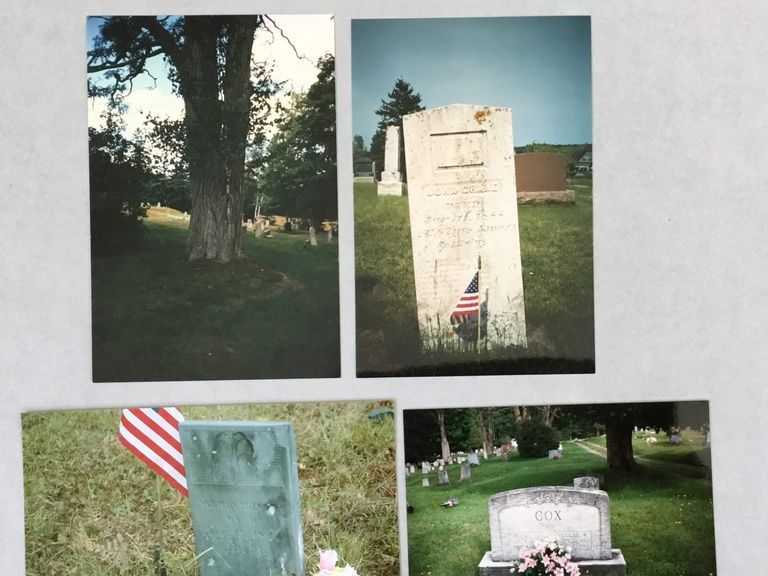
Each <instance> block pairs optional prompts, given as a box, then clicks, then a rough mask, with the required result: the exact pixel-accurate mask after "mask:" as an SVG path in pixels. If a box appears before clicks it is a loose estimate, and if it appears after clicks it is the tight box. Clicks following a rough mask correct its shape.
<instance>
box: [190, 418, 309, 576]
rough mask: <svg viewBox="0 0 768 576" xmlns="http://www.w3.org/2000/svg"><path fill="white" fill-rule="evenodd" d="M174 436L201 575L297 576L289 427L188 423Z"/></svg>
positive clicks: (299, 546)
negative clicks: (182, 466) (178, 445)
mask: <svg viewBox="0 0 768 576" xmlns="http://www.w3.org/2000/svg"><path fill="white" fill-rule="evenodd" d="M179 434H180V436H181V444H182V451H183V454H184V464H185V468H186V475H187V484H188V486H189V503H190V507H191V510H192V526H193V528H194V533H195V542H196V545H197V551H198V554H199V558H200V574H201V576H239V575H242V574H259V575H261V576H283V575H285V574H295V575H297V576H303V575H304V558H303V540H302V529H301V513H300V510H299V478H298V468H297V464H296V442H295V439H294V435H293V427H292V426H291V424H290V423H287V422H246V421H244V422H224V421H219V422H205V421H193V420H187V421H185V422H182V423H181V425H180V426H179Z"/></svg>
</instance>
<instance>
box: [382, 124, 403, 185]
mask: <svg viewBox="0 0 768 576" xmlns="http://www.w3.org/2000/svg"><path fill="white" fill-rule="evenodd" d="M386 138H387V139H386V141H385V144H384V170H383V171H382V172H381V180H380V181H379V183H378V185H377V186H376V193H377V194H378V195H379V196H402V195H403V191H404V190H405V184H404V183H403V172H402V170H401V167H400V157H401V154H400V142H401V141H402V137H401V135H400V126H388V127H387V136H386Z"/></svg>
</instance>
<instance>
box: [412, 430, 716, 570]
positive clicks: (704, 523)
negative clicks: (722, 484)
mask: <svg viewBox="0 0 768 576" xmlns="http://www.w3.org/2000/svg"><path fill="white" fill-rule="evenodd" d="M660 448H661V447H659V449H660ZM648 456H649V457H650V454H648ZM446 468H447V470H448V474H449V477H450V479H451V482H452V484H451V485H450V486H439V485H437V472H435V471H433V472H431V473H430V474H429V475H428V476H429V480H430V484H431V486H430V487H429V488H424V487H422V485H421V481H422V474H421V473H420V472H418V471H417V473H416V474H414V475H412V476H410V477H409V478H408V479H407V481H406V490H407V498H408V503H409V504H410V505H412V506H413V507H414V509H415V511H414V513H412V514H409V515H408V562H409V566H410V568H409V574H410V576H466V575H467V574H475V573H476V572H477V565H478V563H479V562H480V559H481V558H482V556H483V554H484V553H485V552H486V551H488V550H490V545H491V542H490V538H491V536H490V527H489V520H488V498H490V496H492V495H493V494H496V493H498V492H503V491H505V490H512V489H515V488H526V487H531V486H558V485H564V486H572V485H573V478H574V477H576V476H581V475H584V474H595V475H602V476H603V478H604V482H603V484H602V485H601V489H604V490H605V491H606V492H608V496H609V497H610V506H611V540H612V546H613V547H614V548H621V551H622V553H623V554H624V557H625V559H626V561H627V574H628V575H629V576H672V575H674V576H683V575H685V576H708V575H710V574H714V573H715V536H714V517H713V507H712V485H711V482H710V480H709V479H708V478H707V477H700V476H699V477H694V476H692V475H690V474H686V473H682V472H681V471H680V468H681V467H680V466H674V465H668V464H664V465H653V464H648V463H645V462H643V463H641V464H639V465H638V466H637V468H636V469H635V470H634V471H633V473H632V474H631V475H627V474H616V473H612V472H609V471H608V470H607V467H606V463H605V460H604V459H603V458H601V457H600V456H597V455H594V454H590V453H588V452H586V451H584V450H583V449H581V448H580V447H578V446H577V445H575V444H574V443H572V442H564V443H563V459H562V460H546V459H532V460H525V459H521V458H519V457H517V456H513V457H512V459H511V460H509V461H502V460H499V459H496V458H490V459H488V460H481V465H480V466H479V467H473V468H472V480H471V482H466V483H460V482H459V465H453V466H447V467H446ZM451 497H455V498H458V500H459V505H458V506H457V507H456V508H442V507H440V504H441V503H442V502H444V501H445V500H447V499H448V498H451Z"/></svg>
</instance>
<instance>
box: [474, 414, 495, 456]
mask: <svg viewBox="0 0 768 576" xmlns="http://www.w3.org/2000/svg"><path fill="white" fill-rule="evenodd" d="M493 413H494V410H493V408H476V409H475V418H476V419H477V426H478V428H480V436H482V438H483V450H484V451H485V452H491V451H493V437H494V430H493Z"/></svg>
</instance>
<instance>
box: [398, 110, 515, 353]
mask: <svg viewBox="0 0 768 576" xmlns="http://www.w3.org/2000/svg"><path fill="white" fill-rule="evenodd" d="M403 130H404V134H405V157H406V164H407V166H408V204H409V211H410V222H411V241H412V246H413V259H414V276H415V281H416V305H417V309H418V322H419V331H420V334H421V340H422V346H423V347H424V348H425V349H428V350H435V349H440V350H467V349H476V348H477V347H478V344H479V346H481V347H482V348H483V349H498V348H506V347H509V346H520V347H525V346H526V330H525V303H524V299H523V280H522V267H521V261H520V237H519V231H518V220H517V199H516V188H515V165H514V148H513V139H512V114H511V112H510V110H509V109H507V108H490V107H488V106H470V105H461V104H455V105H450V106H443V107H441V108H433V109H430V110H424V111H422V112H416V113H414V114H409V115H406V116H404V117H403ZM478 321H479V324H480V326H479V329H478Z"/></svg>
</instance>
